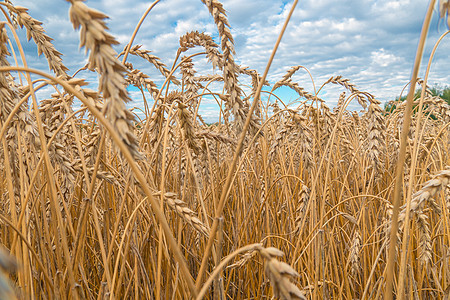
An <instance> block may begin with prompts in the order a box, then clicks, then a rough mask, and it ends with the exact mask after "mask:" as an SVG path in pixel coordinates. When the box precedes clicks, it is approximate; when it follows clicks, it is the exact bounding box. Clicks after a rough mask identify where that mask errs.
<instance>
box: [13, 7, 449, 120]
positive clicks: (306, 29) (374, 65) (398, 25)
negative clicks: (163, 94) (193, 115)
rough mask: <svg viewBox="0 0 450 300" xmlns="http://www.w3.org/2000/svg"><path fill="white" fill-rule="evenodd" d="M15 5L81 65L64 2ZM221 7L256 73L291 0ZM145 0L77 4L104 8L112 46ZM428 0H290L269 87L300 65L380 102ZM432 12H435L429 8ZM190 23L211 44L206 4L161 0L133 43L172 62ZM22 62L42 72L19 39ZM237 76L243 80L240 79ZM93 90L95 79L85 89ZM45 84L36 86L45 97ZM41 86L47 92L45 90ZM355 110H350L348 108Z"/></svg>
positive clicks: (404, 77)
mask: <svg viewBox="0 0 450 300" xmlns="http://www.w3.org/2000/svg"><path fill="white" fill-rule="evenodd" d="M12 1H13V3H14V4H15V5H20V6H24V7H27V8H29V13H30V15H32V16H33V17H34V18H36V19H38V20H40V21H42V22H43V23H44V24H43V26H44V28H45V30H46V31H47V34H48V35H49V36H50V37H52V38H53V39H54V41H53V43H54V45H55V47H56V49H58V50H59V51H60V52H62V53H63V54H64V55H65V56H64V63H65V64H66V66H68V67H69V68H70V72H69V73H74V72H75V71H76V70H77V69H78V68H81V67H82V66H84V64H85V62H86V56H85V54H84V51H83V50H80V49H79V47H78V44H79V37H78V32H76V31H74V30H73V28H72V25H71V23H70V21H69V18H68V10H69V6H70V4H69V3H68V2H66V1H64V0H39V1H36V0H12ZM221 2H222V3H223V6H224V8H225V9H226V10H227V15H228V18H229V21H230V24H231V27H232V30H231V32H232V34H233V37H234V39H235V47H236V61H237V62H238V63H239V64H241V65H243V66H249V67H250V68H252V69H256V70H257V71H258V72H260V73H262V72H263V71H264V68H265V65H266V63H267V60H268V58H269V56H270V52H271V50H272V48H273V45H274V43H275V41H276V38H277V36H278V33H279V31H280V29H281V26H282V24H283V22H284V19H285V17H286V15H287V13H288V11H289V9H290V7H291V5H292V2H293V1H281V0H279V1H278V0H247V1H242V0H223V1H221ZM151 3H152V1H140V0H138V1H130V0H115V1H110V0H102V1H93V0H91V1H86V4H87V5H88V6H90V7H92V8H96V9H98V10H100V11H102V12H104V13H106V14H107V15H109V17H110V19H109V20H108V22H107V23H108V26H109V28H110V33H111V34H113V35H114V36H115V37H116V38H117V39H118V41H119V42H120V43H121V45H119V46H118V48H117V50H118V51H120V50H121V49H122V48H123V47H124V45H125V44H126V43H127V42H128V40H129V37H130V36H131V33H132V32H133V30H134V27H135V26H136V24H137V22H138V21H139V19H140V17H141V15H142V13H143V12H144V11H145V10H146V9H147V7H148V6H149V5H150V4H151ZM427 5H428V1H423V0H397V1H389V0H377V1H368V0H361V1H346V0H342V1H331V0H314V1H310V0H308V1H299V4H298V6H297V9H296V11H295V13H294V15H293V17H292V19H291V22H290V24H289V27H288V29H287V31H286V33H285V36H284V39H283V41H282V43H281V45H280V48H279V50H278V52H277V56H276V57H275V60H274V62H273V65H272V67H271V70H270V72H269V77H268V79H269V81H270V82H271V83H272V84H273V83H275V82H276V81H277V80H279V79H280V78H281V77H282V76H283V75H284V73H285V72H286V71H287V70H288V69H289V68H290V67H291V66H295V65H302V66H304V67H306V68H308V69H309V70H310V72H311V73H312V76H313V79H314V82H315V84H316V86H320V85H321V84H322V83H323V82H324V81H326V80H327V79H328V78H329V77H330V76H336V75H342V76H343V77H344V78H349V79H350V80H351V82H353V83H355V84H356V85H357V87H358V88H359V89H360V90H362V91H367V92H370V93H372V94H374V95H375V96H376V97H377V98H378V99H379V100H380V101H382V102H385V101H388V100H391V99H393V98H394V97H395V96H397V95H399V94H400V92H401V90H402V88H403V87H404V85H405V84H406V83H407V82H408V80H409V76H410V73H411V69H412V64H413V62H414V56H415V51H416V47H417V43H418V39H419V35H420V30H421V26H422V22H423V19H424V16H425V12H426V9H427ZM435 15H437V14H435ZM192 30H198V31H204V32H206V33H208V34H211V35H212V36H213V37H214V38H215V39H216V42H219V40H218V39H217V36H218V35H217V29H216V27H215V25H214V23H213V20H212V17H211V16H210V15H209V12H208V9H207V8H206V6H204V4H203V3H202V2H201V1H200V0H162V1H161V2H160V3H159V4H157V5H156V6H155V8H154V9H153V11H152V12H151V13H150V15H149V16H148V18H147V19H146V21H145V22H144V24H143V26H142V28H141V30H140V31H139V33H138V35H137V37H136V40H135V43H134V44H142V45H143V48H144V49H148V50H151V51H152V54H154V55H156V56H158V57H160V58H161V59H162V61H163V62H164V63H165V64H166V65H168V66H171V65H172V63H173V59H174V58H175V54H176V50H177V48H178V39H179V37H180V36H181V35H183V34H184V33H186V32H188V31H192ZM446 30H447V27H446V22H442V21H441V22H438V19H437V18H436V17H435V18H434V19H433V23H432V25H431V28H430V32H429V38H428V40H427V45H426V50H425V56H424V59H423V66H422V69H421V72H420V77H423V76H424V71H425V65H426V63H427V62H428V57H429V54H430V52H431V49H432V47H433V45H434V43H435V42H436V41H437V39H438V38H439V36H440V35H441V34H443V33H444V32H445V31H446ZM21 38H22V39H23V45H25V48H26V53H27V59H28V63H29V65H31V66H32V67H35V68H39V69H43V70H46V71H47V70H48V66H47V64H46V61H45V59H43V58H37V57H36V56H37V55H36V48H35V47H34V46H33V44H32V43H27V42H25V35H24V33H22V34H21ZM448 53H450V42H449V40H448V38H447V39H446V40H444V41H443V42H442V44H441V45H440V46H439V48H438V51H437V53H436V56H435V58H434V61H433V64H432V68H431V74H430V79H429V80H430V84H431V85H434V84H440V85H443V86H445V85H449V84H450V72H449V70H450V60H449V55H448ZM129 61H131V62H132V63H133V65H134V66H135V68H138V69H140V70H142V71H143V72H144V73H146V74H148V75H149V76H150V77H151V79H153V80H154V81H155V82H157V83H160V81H161V79H162V78H161V76H160V75H159V73H158V72H157V71H156V70H155V69H154V67H153V66H152V65H149V64H148V63H146V62H144V61H142V60H140V59H136V58H134V57H130V59H129ZM194 63H195V67H196V71H197V72H198V75H206V74H212V73H213V70H212V67H211V66H209V65H207V64H206V60H205V59H196V60H195V61H194ZM79 77H83V78H87V79H88V80H90V81H92V82H95V81H96V76H95V75H94V74H92V73H90V72H82V73H80V74H79ZM242 80H243V83H246V82H245V80H246V79H245V78H242ZM293 80H294V81H296V82H298V84H299V85H300V86H301V87H303V88H304V89H305V90H307V91H309V92H313V86H312V82H311V79H310V78H309V75H308V74H307V73H306V72H305V71H304V70H300V71H298V72H297V73H296V75H294V77H293ZM92 87H93V88H95V83H94V84H93V86H92ZM341 91H343V89H342V88H339V87H335V86H329V87H327V88H325V89H324V91H323V94H321V96H322V97H323V99H325V100H326V101H327V103H328V104H329V105H330V106H333V105H334V104H335V103H336V102H337V99H338V97H339V93H340V92H341ZM45 92H46V91H45V90H44V91H43V92H42V93H41V94H42V95H45ZM47 92H48V91H47ZM130 93H131V95H132V97H133V98H134V99H136V101H135V102H133V104H132V105H135V106H142V101H141V97H140V96H139V94H138V93H137V91H134V90H131V91H130ZM278 95H280V96H281V97H282V98H283V99H284V100H285V101H286V102H290V101H293V100H295V99H296V95H295V93H293V92H291V91H289V90H288V89H283V90H281V91H279V92H278ZM355 108H356V109H359V108H358V107H355ZM201 113H202V115H203V116H204V117H205V119H207V120H210V121H213V120H214V119H215V118H216V117H217V115H218V113H217V109H216V108H215V107H214V104H213V103H212V102H208V101H205V106H203V107H202V110H201Z"/></svg>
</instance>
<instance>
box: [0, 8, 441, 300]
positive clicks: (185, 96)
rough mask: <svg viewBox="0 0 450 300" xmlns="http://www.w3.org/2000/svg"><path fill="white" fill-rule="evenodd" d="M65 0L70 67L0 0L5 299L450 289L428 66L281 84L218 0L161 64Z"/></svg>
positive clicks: (96, 15)
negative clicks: (73, 36)
mask: <svg viewBox="0 0 450 300" xmlns="http://www.w3.org/2000/svg"><path fill="white" fill-rule="evenodd" d="M69 2H70V10H69V16H70V21H71V23H72V24H73V26H74V28H75V30H79V34H80V46H81V47H82V48H85V49H86V50H87V53H86V56H87V57H88V61H87V64H86V66H84V70H80V72H76V73H75V74H71V75H69V74H68V68H67V67H66V66H65V65H64V61H65V60H70V57H65V58H64V61H63V60H62V55H61V53H60V52H59V51H58V50H57V49H56V48H55V46H54V45H53V44H52V39H51V38H50V37H49V36H48V35H47V34H46V33H45V31H44V29H43V26H45V24H42V23H41V22H39V21H38V20H36V19H34V18H33V16H31V15H30V14H29V13H28V11H27V9H26V8H23V7H20V6H14V5H13V4H12V3H11V2H10V1H4V2H0V7H1V8H2V10H3V12H4V14H3V16H4V21H3V22H1V23H0V31H1V32H0V48H1V52H0V62H1V67H0V71H1V73H0V95H1V107H0V112H1V114H0V130H1V131H0V137H1V144H0V150H1V151H0V160H1V164H0V166H1V167H0V171H1V178H2V179H1V180H0V195H1V197H2V199H1V202H0V224H1V226H0V242H1V243H2V245H3V246H4V250H2V254H1V255H0V257H1V259H0V266H1V268H2V277H1V278H0V279H1V282H0V283H1V284H2V285H1V288H0V293H1V294H0V298H5V299H9V298H11V299H14V298H16V297H17V298H19V299H22V298H25V299H54V298H56V299H59V298H61V299H66V298H70V299H72V298H77V299H106V298H109V299H116V298H117V299H132V298H135V299H142V298H145V299H155V298H156V299H160V298H163V299H185V298H190V297H192V298H202V297H205V298H207V299H268V298H271V297H273V296H275V297H276V298H281V299H297V298H298V299H380V298H383V297H386V299H389V296H391V295H395V297H397V299H405V298H406V299H439V298H442V299H448V297H449V296H450V269H449V266H450V262H449V260H450V248H449V245H450V217H449V214H450V195H449V192H450V190H449V184H450V168H449V165H450V159H449V150H450V149H449V145H450V144H449V138H450V130H449V124H450V109H449V108H450V106H449V103H448V99H446V97H448V88H444V89H441V90H439V89H437V88H433V87H430V86H428V85H427V80H428V76H429V75H428V74H429V73H428V72H424V78H423V79H418V78H417V74H416V73H415V72H413V74H412V78H411V80H412V82H413V84H412V85H410V84H408V82H405V83H404V89H403V90H402V89H400V90H399V91H398V99H397V100H393V101H391V102H389V103H387V104H386V105H384V103H382V102H381V101H380V100H378V99H377V98H376V97H375V96H374V95H372V94H371V93H369V92H367V91H366V90H365V89H364V87H359V86H356V85H355V84H354V83H353V81H352V80H350V79H348V78H345V77H343V76H340V75H333V76H330V77H328V78H326V79H325V80H322V81H321V80H319V81H315V80H314V78H312V82H314V88H311V89H306V88H304V87H303V86H302V85H301V84H300V83H299V82H297V81H295V80H293V76H295V74H297V73H298V72H304V73H308V72H309V70H308V69H307V68H306V67H304V66H292V67H290V68H289V69H288V71H287V72H285V73H284V74H283V75H282V76H280V78H279V79H278V81H276V82H275V83H272V84H270V83H269V82H268V81H267V80H266V78H267V77H266V75H267V72H265V71H264V69H262V70H260V72H264V73H260V72H258V71H256V70H254V69H251V68H248V67H243V66H240V65H238V64H237V63H236V61H235V53H234V39H233V36H232V33H231V31H230V28H229V27H230V24H229V21H228V18H227V15H226V11H225V9H224V6H223V5H222V4H221V3H220V2H218V1H216V0H214V1H202V2H203V3H204V9H205V11H208V12H209V13H210V15H211V17H212V19H213V20H214V23H215V25H216V27H217V33H216V35H218V36H216V38H213V37H212V36H210V35H208V34H206V33H201V32H198V31H191V32H187V33H185V34H182V35H181V37H180V38H179V48H178V50H177V51H176V53H174V57H175V59H174V63H173V64H170V66H167V65H166V64H164V63H163V61H162V60H161V59H160V58H159V57H157V56H155V55H153V54H152V53H151V52H149V50H147V49H145V48H144V47H142V46H140V45H139V42H138V41H133V38H131V37H130V38H131V39H132V40H131V41H130V42H129V44H125V45H124V46H123V48H122V49H123V51H122V50H120V51H119V53H116V51H115V50H114V49H115V48H113V46H114V47H116V48H117V46H116V45H117V44H118V42H117V40H116V38H115V37H114V36H113V35H112V33H110V32H109V31H108V30H107V24H106V21H107V19H106V18H107V16H106V15H105V14H103V13H101V12H99V11H96V10H93V9H91V8H89V6H87V5H89V3H84V2H82V1H76V0H73V1H69ZM151 7H152V6H150V7H149V9H150V8H151ZM430 7H431V9H430V10H429V11H428V13H426V12H425V11H424V12H423V14H424V15H425V14H427V16H431V14H432V13H433V8H435V7H434V2H433V1H431V2H430ZM436 8H438V9H435V11H434V12H435V13H437V15H438V16H439V13H440V12H442V15H441V17H444V18H443V19H442V20H443V21H445V22H447V20H448V19H445V17H446V14H447V13H448V9H449V8H450V6H449V4H448V2H445V1H440V2H439V3H437V4H436ZM147 12H148V11H147ZM142 13H144V12H142ZM151 13H152V12H150V15H149V17H151V16H152V15H151ZM137 21H138V20H136V23H137ZM424 24H425V25H424V26H425V27H426V28H427V26H429V24H428V25H427V23H426V22H425V23H424ZM136 30H138V28H137V29H136ZM279 30H281V31H282V32H283V30H282V29H281V28H279ZM16 31H22V32H25V33H26V35H27V37H28V38H29V39H30V40H31V41H32V42H33V43H35V44H36V46H37V51H38V53H37V54H38V55H42V56H43V57H44V58H45V59H46V61H47V63H48V66H49V67H50V69H51V73H46V72H43V71H39V70H37V69H31V68H29V66H28V64H27V59H28V57H27V56H26V55H25V53H24V51H23V47H22V45H21V43H20V39H19V37H18V36H17V35H16ZM136 32H137V31H136ZM447 33H448V32H444V33H443V36H445V35H446V34H447ZM280 36H281V34H280ZM444 41H445V39H444ZM127 42H128V41H127ZM424 43H425V37H424V36H423V35H422V36H421V40H420V43H419V51H420V49H421V47H423V45H424ZM13 44H14V45H15V46H12V45H13ZM280 47H282V46H280ZM272 53H273V54H274V53H275V51H273V52H272ZM419 56H420V55H419ZM129 57H135V59H136V58H137V59H140V60H142V61H145V62H146V63H147V64H149V65H151V66H152V67H154V68H155V70H156V71H157V72H158V73H159V75H158V76H160V77H161V78H163V80H162V81H158V82H155V81H154V80H153V79H152V77H151V76H149V75H147V74H145V73H144V72H143V71H141V70H139V69H137V68H135V67H134V64H133V63H130V62H129V61H128V60H127V59H128V58H129ZM200 57H202V58H205V57H206V59H207V62H208V64H209V67H210V68H211V70H212V69H215V70H216V71H217V72H216V73H214V75H209V74H211V73H208V72H206V73H200V72H197V71H196V69H195V67H196V64H197V60H198V59H199V58H200ZM426 59H428V57H426V58H424V60H426ZM19 61H20V63H19ZM413 63H414V61H411V65H413ZM419 66H420V63H417V62H416V63H415V69H414V70H416V69H417V68H418V67H419ZM80 67H83V66H80ZM267 70H268V69H267V68H266V71H267ZM86 72H95V73H96V74H97V75H96V76H97V77H98V84H97V87H96V88H95V89H93V88H92V87H91V86H89V87H88V86H87V82H86V81H85V80H84V78H83V76H82V75H83V74H85V73H86ZM30 74H33V76H32V77H31V76H30ZM243 82H244V83H243ZM245 83H248V84H245ZM132 86H133V88H132V89H131V87H132ZM331 86H334V87H337V88H338V89H333V91H338V92H337V93H336V95H334V98H335V99H337V101H336V105H333V106H329V103H327V102H326V101H325V100H324V99H322V98H321V97H320V95H321V91H323V90H326V89H327V88H328V87H331ZM416 86H417V89H416ZM48 88H51V89H52V93H51V95H49V96H48V97H41V96H40V95H41V94H39V93H38V92H37V91H38V90H39V89H48ZM279 89H284V90H286V89H289V90H292V93H296V95H297V96H298V98H297V100H296V101H295V102H294V103H291V101H286V100H285V99H283V96H282V95H280V94H278V93H277V91H280V90H279ZM130 90H132V91H138V92H139V93H141V98H140V101H141V102H142V103H143V105H142V106H141V107H139V108H136V109H134V110H131V111H130V110H128V109H127V108H126V107H127V106H128V107H130V106H132V104H131V102H130V101H131V98H130V93H129V91H130ZM135 95H136V93H135ZM262 95H263V96H262ZM406 95H408V97H407V98H404V97H403V96H406ZM328 97H331V96H329V95H328ZM205 99H206V100H205ZM202 101H214V102H215V103H217V107H219V108H220V110H219V112H218V116H219V117H218V122H214V124H211V122H206V121H205V120H204V119H203V118H202V114H201V112H200V109H199V108H200V106H201V103H202ZM350 107H358V110H356V111H355V110H353V109H350ZM137 110H141V112H140V113H139V114H137V113H136V111H137ZM411 110H412V111H411ZM405 123H406V125H405ZM396 174H397V175H396ZM396 179H398V180H397V181H396ZM396 192H398V195H397V196H396ZM396 199H398V200H400V201H398V202H397V203H396ZM391 229H392V230H391ZM389 250H391V253H390V254H388V252H389ZM7 252H10V255H11V256H10V255H9V254H7ZM13 257H14V259H13ZM14 262H15V263H14ZM391 290H392V292H391ZM402 297H403V298H402Z"/></svg>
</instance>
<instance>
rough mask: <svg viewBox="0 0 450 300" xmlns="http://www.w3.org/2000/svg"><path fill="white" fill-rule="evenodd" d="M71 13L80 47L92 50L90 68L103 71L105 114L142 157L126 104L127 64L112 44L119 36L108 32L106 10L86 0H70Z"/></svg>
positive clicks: (139, 156) (127, 99)
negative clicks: (104, 12) (117, 55)
mask: <svg viewBox="0 0 450 300" xmlns="http://www.w3.org/2000/svg"><path fill="white" fill-rule="evenodd" d="M69 2H70V3H71V4H72V6H71V7H70V11H69V15H70V20H71V21H72V23H73V27H74V28H75V29H78V28H80V27H81V31H80V47H86V51H90V53H89V65H88V66H89V69H91V70H97V71H98V72H99V73H100V82H99V87H98V88H99V91H100V92H101V93H102V94H103V97H104V98H105V99H106V103H105V114H106V116H107V118H108V119H109V121H110V122H111V124H112V125H113V126H114V129H115V130H116V131H117V132H118V133H119V134H120V136H121V138H122V141H123V142H124V143H125V144H126V145H127V147H128V150H129V151H130V152H131V154H132V155H133V157H134V158H136V159H140V158H142V155H141V153H139V151H138V142H137V139H136V136H135V134H134V126H133V122H134V115H133V114H132V113H131V112H130V111H129V110H128V109H127V108H126V107H125V103H127V102H129V101H130V98H129V96H128V92H127V90H126V80H125V78H124V75H125V71H126V68H125V66H124V65H123V64H122V63H121V62H120V61H119V60H118V59H117V57H116V52H115V51H114V49H113V48H112V45H116V44H118V42H117V41H116V39H115V38H114V37H113V36H112V35H110V34H109V33H107V32H106V29H107V26H106V23H105V21H104V19H106V18H108V16H106V15H105V14H103V13H101V12H99V11H97V10H94V9H91V8H89V7H88V6H86V4H84V3H83V2H82V1H77V0H73V1H69Z"/></svg>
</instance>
